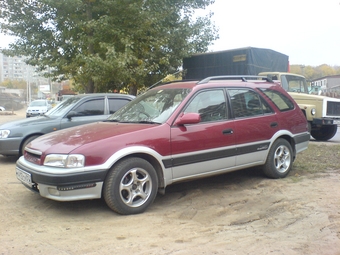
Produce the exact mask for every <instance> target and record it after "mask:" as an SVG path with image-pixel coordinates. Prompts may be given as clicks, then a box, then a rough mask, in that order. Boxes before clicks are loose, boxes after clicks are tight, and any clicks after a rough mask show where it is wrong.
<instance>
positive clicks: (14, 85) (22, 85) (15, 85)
mask: <svg viewBox="0 0 340 255" xmlns="http://www.w3.org/2000/svg"><path fill="white" fill-rule="evenodd" d="M0 86H2V87H6V88H8V89H26V88H27V83H26V81H23V80H9V79H5V80H4V81H3V82H1V83H0Z"/></svg>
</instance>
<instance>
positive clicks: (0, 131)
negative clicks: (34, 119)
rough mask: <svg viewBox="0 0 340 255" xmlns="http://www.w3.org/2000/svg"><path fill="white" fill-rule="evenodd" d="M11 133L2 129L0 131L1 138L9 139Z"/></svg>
mask: <svg viewBox="0 0 340 255" xmlns="http://www.w3.org/2000/svg"><path fill="white" fill-rule="evenodd" d="M10 133H11V131H10V130H6V129H1V130H0V138H7V137H8V136H9V134H10Z"/></svg>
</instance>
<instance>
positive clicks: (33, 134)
mask: <svg viewBox="0 0 340 255" xmlns="http://www.w3.org/2000/svg"><path fill="white" fill-rule="evenodd" d="M132 99H134V96H131V95H123V94H97V93H96V94H84V95H77V96H74V97H72V98H69V99H67V100H66V101H63V102H62V103H60V104H58V105H56V106H55V107H54V108H52V109H51V110H50V111H48V112H46V113H45V114H44V115H41V116H38V117H31V118H26V119H23V120H17V121H13V122H8V123H5V124H3V125H1V126H0V154H2V155H7V156H10V155H22V152H23V149H24V148H25V146H26V144H27V143H29V142H30V141H32V140H33V139H35V138H37V137H38V136H41V135H43V134H47V133H50V132H54V131H57V130H60V129H64V128H69V127H74V126H78V125H82V124H87V123H90V122H96V121H102V120H105V119H106V118H107V117H108V116H110V114H112V113H114V112H115V111H117V110H118V109H119V108H120V107H122V106H123V105H125V104H126V103H128V102H130V101H131V100H132Z"/></svg>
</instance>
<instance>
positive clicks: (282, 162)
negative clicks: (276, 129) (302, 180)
mask: <svg viewBox="0 0 340 255" xmlns="http://www.w3.org/2000/svg"><path fill="white" fill-rule="evenodd" d="M274 164H275V168H276V170H277V171H278V172H280V173H284V172H286V171H287V170H288V169H289V167H290V164H291V155H290V152H289V149H288V148H287V147H286V146H283V145H281V146H279V147H278V148H277V149H276V151H275V154H274Z"/></svg>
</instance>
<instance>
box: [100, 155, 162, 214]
mask: <svg viewBox="0 0 340 255" xmlns="http://www.w3.org/2000/svg"><path fill="white" fill-rule="evenodd" d="M157 189H158V179H157V174H156V171H155V169H154V167H153V166H152V165H151V164H150V163H149V162H148V161H146V160H144V159H141V158H128V159H125V160H123V161H121V162H119V163H118V164H117V165H115V166H114V167H113V168H112V169H111V170H110V171H109V173H108V175H107V177H106V180H105V183H104V188H103V196H104V199H105V202H106V204H107V205H108V206H109V207H110V208H111V209H112V210H113V211H115V212H117V213H119V214H125V215H127V214H137V213H142V212H144V211H145V210H146V209H147V208H148V206H149V205H151V203H152V202H153V200H154V199H155V197H156V195H157Z"/></svg>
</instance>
